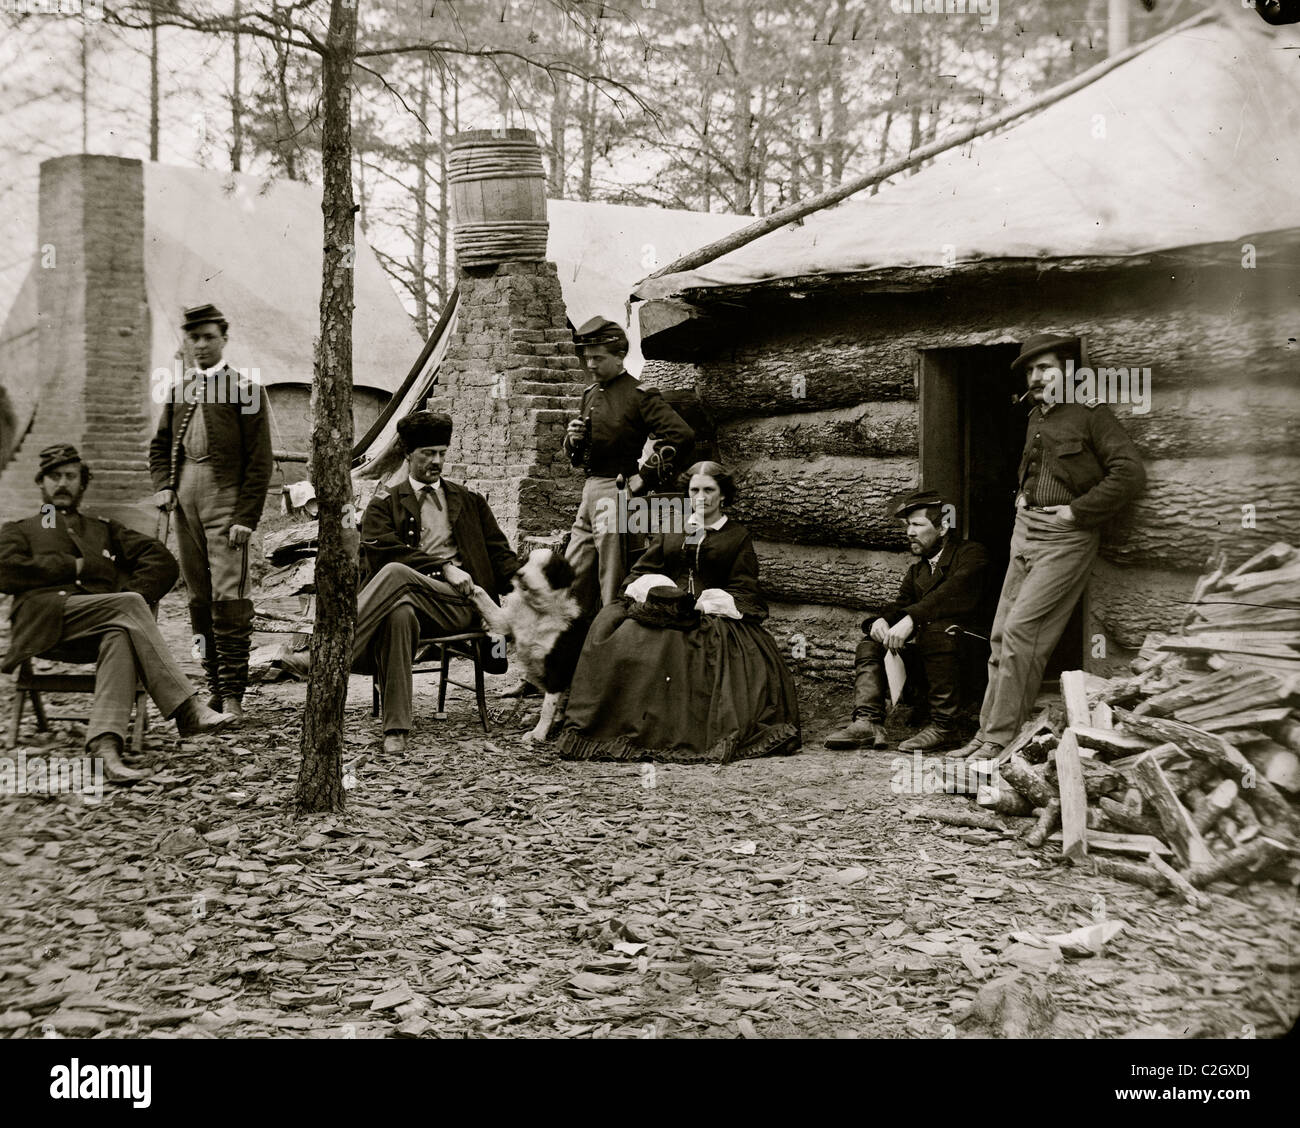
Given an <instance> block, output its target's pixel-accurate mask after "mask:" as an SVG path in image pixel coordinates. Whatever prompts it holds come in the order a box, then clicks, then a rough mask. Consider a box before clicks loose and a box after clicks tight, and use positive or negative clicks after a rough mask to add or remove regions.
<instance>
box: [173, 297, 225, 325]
mask: <svg viewBox="0 0 1300 1128" xmlns="http://www.w3.org/2000/svg"><path fill="white" fill-rule="evenodd" d="M209 321H216V322H219V323H225V322H226V315H225V314H224V313H222V312H221V310H219V309H217V307H216V306H214V305H213V304H212V303H211V302H207V303H205V304H204V305H196V306H190V308H189V309H187V310H186V311H185V312H184V313H183V314H181V328H182V329H183V330H186V331H188V330H190V329H193V328H195V327H196V326H198V325H205V324H207V323H208V322H209Z"/></svg>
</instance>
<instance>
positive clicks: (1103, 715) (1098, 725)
mask: <svg viewBox="0 0 1300 1128" xmlns="http://www.w3.org/2000/svg"><path fill="white" fill-rule="evenodd" d="M1092 727H1093V728H1094V729H1101V730H1104V731H1106V732H1109V731H1110V730H1111V729H1113V728H1114V727H1115V715H1114V713H1113V712H1112V711H1111V708H1110V705H1108V704H1107V703H1106V702H1105V701H1098V702H1097V704H1096V705H1094V706H1093V707H1092ZM1080 743H1082V741H1080Z"/></svg>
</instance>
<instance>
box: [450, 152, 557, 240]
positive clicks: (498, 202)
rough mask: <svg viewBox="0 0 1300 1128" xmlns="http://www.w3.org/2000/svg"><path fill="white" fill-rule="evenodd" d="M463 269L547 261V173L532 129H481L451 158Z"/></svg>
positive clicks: (456, 235) (456, 232) (453, 203)
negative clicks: (506, 263) (496, 264)
mask: <svg viewBox="0 0 1300 1128" xmlns="http://www.w3.org/2000/svg"><path fill="white" fill-rule="evenodd" d="M447 180H448V182H449V183H450V185H451V217H452V223H453V224H454V227H455V230H454V242H455V247H456V260H457V261H458V262H459V263H460V264H461V266H491V265H493V264H495V263H500V262H536V261H538V260H541V259H545V258H546V231H547V226H548V225H547V222H546V172H545V170H544V169H543V168H542V151H541V149H540V148H538V145H537V138H536V136H535V135H534V134H533V131H532V130H531V129H475V130H470V131H469V132H466V133H458V134H456V136H455V137H453V138H452V148H451V153H450V154H449V156H448V158H447Z"/></svg>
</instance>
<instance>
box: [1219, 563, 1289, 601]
mask: <svg viewBox="0 0 1300 1128" xmlns="http://www.w3.org/2000/svg"><path fill="white" fill-rule="evenodd" d="M1276 584H1291V585H1296V584H1300V565H1296V564H1290V565H1288V566H1287V567H1285V568H1273V569H1270V570H1269V571H1267V572H1254V573H1252V574H1251V575H1249V576H1237V577H1235V578H1234V577H1226V578H1224V579H1222V580H1220V581H1219V583H1218V585H1217V586H1216V587H1215V591H1230V592H1232V594H1233V595H1242V594H1244V593H1245V592H1249V591H1260V590H1262V589H1264V588H1267V587H1271V586H1274V585H1276Z"/></svg>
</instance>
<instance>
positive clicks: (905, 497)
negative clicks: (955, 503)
mask: <svg viewBox="0 0 1300 1128" xmlns="http://www.w3.org/2000/svg"><path fill="white" fill-rule="evenodd" d="M946 504H947V501H946V500H945V499H944V496H943V494H941V493H940V492H939V491H938V490H910V491H908V492H907V493H905V494H902V495H900V496H898V497H895V498H893V499H892V500H891V501H890V503H889V516H890V517H906V516H907V515H908V514H909V513H911V512H912V510H913V509H925V508H927V507H928V506H931V505H946Z"/></svg>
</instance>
